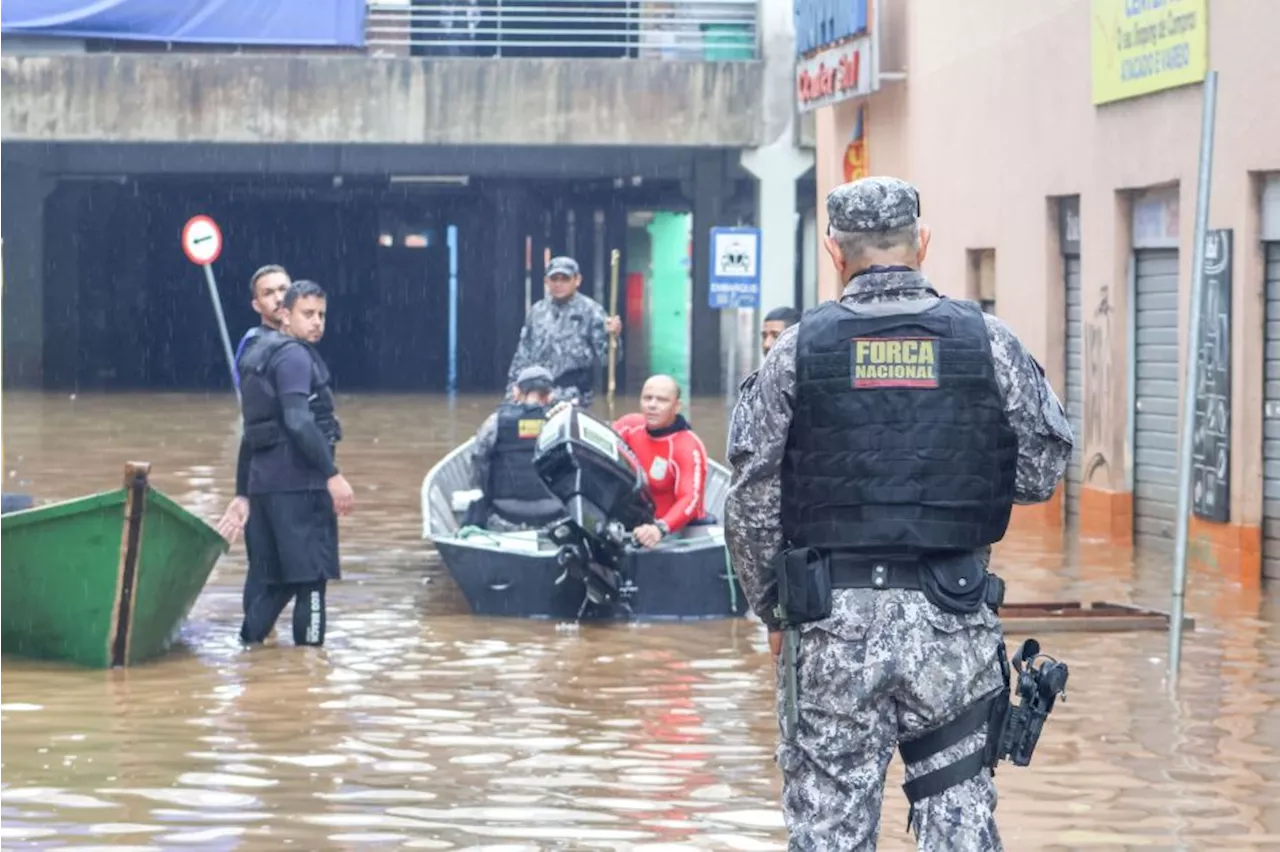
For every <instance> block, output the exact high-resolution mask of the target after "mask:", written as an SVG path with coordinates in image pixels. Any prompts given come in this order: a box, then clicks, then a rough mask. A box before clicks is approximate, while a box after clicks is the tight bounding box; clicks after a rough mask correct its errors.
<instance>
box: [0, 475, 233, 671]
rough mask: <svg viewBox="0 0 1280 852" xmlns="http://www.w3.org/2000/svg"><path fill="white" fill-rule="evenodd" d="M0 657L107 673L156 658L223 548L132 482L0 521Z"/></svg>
mask: <svg viewBox="0 0 1280 852" xmlns="http://www.w3.org/2000/svg"><path fill="white" fill-rule="evenodd" d="M0 524H2V525H3V532H2V537H3V548H4V561H3V570H2V577H3V584H4V585H3V603H2V604H0V619H2V622H3V623H2V626H0V637H2V640H3V644H4V651H5V653H8V654H16V655H19V656H24V657H33V658H38V659H49V660H64V661H67V662H71V663H76V664H79V665H82V666H89V667H94V668H107V667H112V666H129V665H136V664H138V663H143V662H146V661H147V660H151V659H154V658H156V657H159V656H161V655H162V654H164V653H165V652H166V651H167V650H168V648H169V646H170V644H171V643H172V641H173V638H174V637H175V635H176V633H177V630H178V628H179V626H180V625H181V624H182V621H183V620H184V619H185V618H186V616H187V614H188V613H189V612H190V611H191V607H192V606H193V605H194V604H195V601H196V598H197V597H198V596H199V595H200V592H201V590H202V589H203V588H204V585H205V583H206V582H207V581H208V579H209V574H210V573H211V572H212V570H213V566H214V564H215V563H216V562H217V560H218V558H219V557H220V556H221V555H222V554H223V553H225V552H226V550H227V543H226V541H225V540H224V539H223V538H222V537H221V536H220V535H219V534H218V533H217V531H216V530H214V529H213V528H212V527H211V526H209V525H208V524H207V523H205V522H204V521H203V520H201V519H200V518H197V517H196V516H195V515H192V514H191V513H190V512H188V511H186V510H185V509H183V508H182V507H181V506H179V505H178V504H177V503H174V502H173V501H172V500H171V499H169V498H168V497H167V496H165V495H164V494H162V493H161V492H159V491H156V490H155V489H153V488H151V487H150V486H149V485H148V484H147V483H146V473H145V471H143V472H142V474H141V480H140V481H138V480H135V481H134V482H133V483H132V484H131V485H130V486H128V487H125V488H121V489H118V490H115V491H107V492H102V493H100V494H93V495H90V496H88V497H81V498H78V499H75V500H69V501H66V502H63V503H56V504H52V505H48V506H40V507H37V508H34V509H29V510H27V511H23V512H16V513H14V514H9V515H5V516H4V517H3V518H2V519H0Z"/></svg>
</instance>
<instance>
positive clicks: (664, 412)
mask: <svg viewBox="0 0 1280 852" xmlns="http://www.w3.org/2000/svg"><path fill="white" fill-rule="evenodd" d="M640 413H641V414H643V415H644V425H645V427H646V428H648V429H665V428H667V427H668V426H670V425H671V424H672V423H674V422H675V420H676V415H678V414H679V413H680V384H679V382H677V381H676V380H675V379H673V378H672V377H671V376H668V375H665V374H663V373H659V374H657V375H654V376H650V377H649V378H648V380H647V381H645V383H644V387H643V388H641V389H640Z"/></svg>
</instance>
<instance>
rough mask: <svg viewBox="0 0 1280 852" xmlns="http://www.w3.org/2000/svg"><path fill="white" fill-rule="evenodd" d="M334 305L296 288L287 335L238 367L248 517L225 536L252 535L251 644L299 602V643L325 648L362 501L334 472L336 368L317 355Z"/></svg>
mask: <svg viewBox="0 0 1280 852" xmlns="http://www.w3.org/2000/svg"><path fill="white" fill-rule="evenodd" d="M326 302H327V300H326V298H325V293H324V290H322V289H321V288H320V286H319V285H318V284H316V283H315V282H312V281H297V282H294V283H293V285H292V286H290V288H289V291H288V292H287V293H286V294H285V297H284V303H283V306H282V310H281V320H282V322H281V328H280V331H274V330H268V331H264V332H263V333H262V334H261V335H259V337H258V339H257V340H256V341H255V343H254V345H253V346H250V347H248V348H247V349H246V350H245V352H244V353H243V354H242V356H241V358H240V361H239V363H238V364H237V368H238V369H239V372H240V377H241V379H240V380H241V396H242V399H243V403H242V406H241V412H242V416H243V418H244V437H243V438H242V439H241V442H240V459H239V464H238V465H237V467H236V496H237V500H240V503H241V505H242V506H243V511H242V512H240V513H237V512H232V511H230V510H229V511H228V513H227V515H226V516H225V517H224V518H223V521H222V523H220V524H219V530H220V531H221V532H222V533H223V535H224V536H226V537H227V538H228V539H229V540H234V539H235V537H236V535H238V534H239V532H240V531H241V530H242V529H244V530H246V533H247V534H246V536H245V544H246V546H247V548H248V551H249V570H248V572H247V573H246V575H245V594H244V610H245V618H244V624H243V626H242V627H241V628H240V638H241V640H242V641H244V642H245V643H247V644H256V643H259V642H262V641H263V640H264V639H266V637H267V635H268V634H269V633H270V632H271V630H272V628H273V627H274V626H275V623H276V620H277V619H278V618H279V617H280V613H281V612H283V611H284V608H285V606H286V605H287V604H288V603H289V600H290V599H291V598H292V599H293V600H294V606H293V641H294V643H295V644H298V645H322V644H324V631H325V586H326V584H327V582H328V581H329V580H337V579H339V577H340V576H341V572H340V570H339V565H338V519H337V516H338V515H346V514H349V513H350V512H351V510H352V508H353V507H354V506H355V495H354V494H353V493H352V490H351V486H350V485H349V484H347V480H346V479H345V478H344V477H343V476H342V474H341V473H339V472H338V468H337V465H336V464H335V463H334V445H335V444H336V443H337V442H338V441H339V440H341V439H342V428H341V426H340V424H339V423H338V419H337V417H336V416H335V414H334V399H333V391H332V389H331V387H330V376H329V369H328V367H327V366H326V365H325V363H324V360H323V359H322V358H321V357H320V354H319V353H318V352H317V351H316V350H315V349H314V347H313V345H314V344H315V343H318V342H319V341H320V338H321V337H323V336H324V323H325V313H326ZM241 498H244V499H243V500H241ZM246 527H247V529H246Z"/></svg>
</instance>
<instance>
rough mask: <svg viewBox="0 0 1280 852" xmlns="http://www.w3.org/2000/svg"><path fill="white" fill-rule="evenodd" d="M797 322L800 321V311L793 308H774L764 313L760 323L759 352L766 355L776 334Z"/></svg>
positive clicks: (774, 340) (776, 339)
mask: <svg viewBox="0 0 1280 852" xmlns="http://www.w3.org/2000/svg"><path fill="white" fill-rule="evenodd" d="M798 322H800V312H799V311H797V310H796V309H795V308H790V307H781V308H774V309H773V310H771V311H769V313H767V314H765V316H764V320H763V321H762V322H761V323H760V352H761V354H762V355H768V354H769V350H770V349H772V348H773V344H774V343H776V342H777V341H778V335H780V334H782V332H784V331H786V330H787V329H789V328H791V326H793V325H795V324H796V323H798Z"/></svg>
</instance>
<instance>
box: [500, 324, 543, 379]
mask: <svg viewBox="0 0 1280 852" xmlns="http://www.w3.org/2000/svg"><path fill="white" fill-rule="evenodd" d="M536 309H537V306H536V305H535V306H534V310H531V311H529V313H528V315H527V316H526V317H525V318H524V325H522V326H520V342H519V343H517V344H516V351H515V354H514V355H512V356H511V367H510V368H509V369H508V370H507V388H508V389H509V388H510V387H511V386H512V385H514V384H515V383H516V376H518V375H520V371H521V370H523V369H524V368H525V367H528V366H529V365H530V364H531V363H532V361H531V359H530V352H529V349H530V347H531V346H532V345H533V330H532V323H533V321H534V317H535V313H534V311H536Z"/></svg>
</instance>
